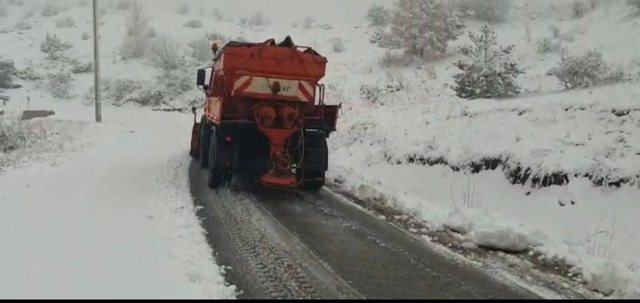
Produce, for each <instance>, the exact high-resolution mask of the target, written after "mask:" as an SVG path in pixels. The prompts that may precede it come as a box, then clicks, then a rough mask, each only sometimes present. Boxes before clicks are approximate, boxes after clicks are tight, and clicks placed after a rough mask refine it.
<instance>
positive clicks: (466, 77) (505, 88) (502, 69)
mask: <svg viewBox="0 0 640 303" xmlns="http://www.w3.org/2000/svg"><path fill="white" fill-rule="evenodd" d="M469 39H470V40H471V41H472V42H473V45H468V46H465V47H463V48H462V50H461V52H462V54H463V55H465V56H467V57H468V59H469V60H468V62H464V61H458V62H457V63H456V64H455V65H456V67H458V68H459V69H460V70H461V71H462V73H460V74H457V75H455V76H454V79H455V83H456V85H455V87H454V88H453V89H454V90H455V92H456V95H458V97H460V98H465V99H478V98H504V97H511V96H515V95H518V94H519V93H520V86H518V84H517V83H516V78H517V77H518V76H519V75H520V74H523V73H524V70H522V69H521V68H519V67H518V64H517V63H516V62H514V61H513V59H512V58H511V53H512V52H513V50H514V46H513V45H509V46H506V47H505V46H498V45H497V44H498V43H497V37H496V35H495V33H494V32H493V30H492V29H491V28H489V26H487V25H484V26H482V28H481V29H480V34H479V35H476V34H473V33H469Z"/></svg>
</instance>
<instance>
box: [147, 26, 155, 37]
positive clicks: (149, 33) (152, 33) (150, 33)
mask: <svg viewBox="0 0 640 303" xmlns="http://www.w3.org/2000/svg"><path fill="white" fill-rule="evenodd" d="M157 36H158V32H156V29H155V28H153V27H150V28H149V29H148V30H147V37H149V38H155V37H157Z"/></svg>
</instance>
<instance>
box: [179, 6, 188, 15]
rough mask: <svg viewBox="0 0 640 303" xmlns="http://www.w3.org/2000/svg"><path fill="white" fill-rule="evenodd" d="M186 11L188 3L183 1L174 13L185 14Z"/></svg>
mask: <svg viewBox="0 0 640 303" xmlns="http://www.w3.org/2000/svg"><path fill="white" fill-rule="evenodd" d="M188 13H189V5H188V4H186V3H183V4H181V5H180V6H178V7H177V8H176V14H178V15H186V14H188Z"/></svg>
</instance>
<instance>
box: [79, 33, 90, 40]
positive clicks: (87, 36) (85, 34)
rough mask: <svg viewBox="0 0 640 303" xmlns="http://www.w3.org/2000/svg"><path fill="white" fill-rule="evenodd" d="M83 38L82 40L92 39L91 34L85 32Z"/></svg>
mask: <svg viewBox="0 0 640 303" xmlns="http://www.w3.org/2000/svg"><path fill="white" fill-rule="evenodd" d="M81 38H82V40H89V39H91V36H90V35H89V33H87V32H84V33H82V37H81Z"/></svg>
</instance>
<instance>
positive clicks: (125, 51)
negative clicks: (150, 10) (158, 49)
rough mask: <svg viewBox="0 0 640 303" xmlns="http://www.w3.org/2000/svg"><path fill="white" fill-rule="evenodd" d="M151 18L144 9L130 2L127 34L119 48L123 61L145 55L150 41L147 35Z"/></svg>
mask: <svg viewBox="0 0 640 303" xmlns="http://www.w3.org/2000/svg"><path fill="white" fill-rule="evenodd" d="M150 22H151V18H150V17H149V16H148V15H147V11H146V9H145V8H144V7H142V6H140V4H138V2H135V1H134V2H132V3H131V7H130V9H129V12H128V14H127V16H126V29H127V33H126V35H125V38H124V42H123V43H122V46H121V48H120V54H121V55H122V57H123V58H124V59H138V58H142V57H143V56H145V55H146V54H147V51H148V49H149V45H150V43H151V40H150V38H149V36H148V35H147V32H148V31H149V29H150V27H149V23H150Z"/></svg>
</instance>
